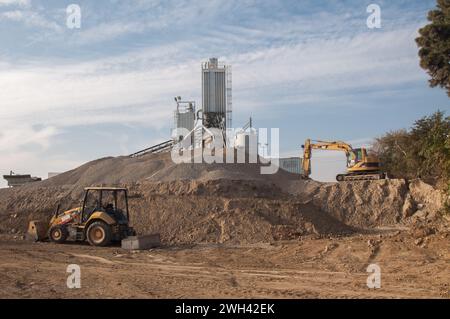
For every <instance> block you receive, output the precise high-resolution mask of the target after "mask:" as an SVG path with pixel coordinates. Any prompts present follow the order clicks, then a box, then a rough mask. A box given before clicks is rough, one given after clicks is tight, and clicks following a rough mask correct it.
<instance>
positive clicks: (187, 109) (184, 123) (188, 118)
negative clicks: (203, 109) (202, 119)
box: [172, 97, 196, 142]
mask: <svg viewBox="0 0 450 319" xmlns="http://www.w3.org/2000/svg"><path fill="white" fill-rule="evenodd" d="M175 102H176V103H177V109H176V111H175V114H174V126H175V132H174V133H175V136H172V138H173V139H174V140H175V142H180V141H181V140H183V139H184V138H185V137H186V136H187V133H188V132H191V131H192V130H193V129H194V126H195V120H196V118H195V102H194V101H181V97H176V98H175ZM181 129H182V130H183V132H182V131H181Z"/></svg>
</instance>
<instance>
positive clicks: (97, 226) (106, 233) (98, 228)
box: [86, 221, 113, 247]
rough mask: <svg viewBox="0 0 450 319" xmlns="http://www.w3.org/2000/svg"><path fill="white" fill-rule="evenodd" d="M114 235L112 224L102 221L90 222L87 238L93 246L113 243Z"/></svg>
mask: <svg viewBox="0 0 450 319" xmlns="http://www.w3.org/2000/svg"><path fill="white" fill-rule="evenodd" d="M112 237H113V234H112V229H111V226H109V225H108V224H106V223H104V222H102V221H98V222H93V223H92V224H90V225H89V227H88V229H87V233H86V238H87V240H88V242H89V244H91V245H92V246H99V247H104V246H107V245H109V244H110V243H111V240H112Z"/></svg>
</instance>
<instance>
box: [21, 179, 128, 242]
mask: <svg viewBox="0 0 450 319" xmlns="http://www.w3.org/2000/svg"><path fill="white" fill-rule="evenodd" d="M129 218H130V216H129V212H128V193H127V189H126V188H115V187H88V188H85V194H84V200H83V203H82V205H81V206H80V207H77V208H73V209H70V210H68V211H65V212H63V213H60V212H59V205H58V208H57V209H56V211H55V213H54V214H53V217H52V218H51V220H50V222H49V224H48V225H45V224H44V223H40V222H36V221H31V222H30V225H29V228H28V235H29V236H30V237H32V238H33V239H34V240H36V241H41V240H44V239H46V238H48V239H50V241H52V242H55V243H64V242H66V241H68V240H71V241H85V240H87V241H88V242H89V243H90V244H91V245H93V246H107V245H108V244H110V243H111V242H113V241H121V240H122V239H124V238H127V237H128V236H135V235H136V233H135V231H134V229H133V228H132V227H130V226H129V224H128V223H129Z"/></svg>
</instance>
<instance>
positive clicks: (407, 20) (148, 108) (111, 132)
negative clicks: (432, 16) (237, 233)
mask: <svg viewBox="0 0 450 319" xmlns="http://www.w3.org/2000/svg"><path fill="white" fill-rule="evenodd" d="M71 3H76V4H78V5H79V6H80V7H81V10H82V20H81V21H82V26H81V29H68V28H67V27H66V7H67V6H68V5H69V4H71ZM371 3H376V4H378V5H379V6H380V7H381V17H382V28H381V29H369V28H367V25H366V19H367V17H368V15H369V14H368V13H367V12H366V8H367V6H368V5H369V4H371ZM434 6H435V0H416V1H411V0H408V1H406V0H394V1H375V0H371V1H361V0H343V1H337V0H336V1H331V0H329V1H324V0H319V1H318V0H305V1H300V0H297V1H250V0H247V1H245V0H244V1H243V0H239V1H237V0H236V1H235V0H223V1H222V0H208V1H156V0H129V1H118V0H110V1H107V0H101V1H93V0H91V1H75V0H72V1H60V0H58V1H48V0H46V1H38V0H0V44H1V45H0V152H1V154H2V156H1V157H0V174H3V173H8V172H9V171H10V170H13V171H16V172H20V173H32V174H33V175H38V176H42V177H46V175H47V173H48V172H54V171H56V172H58V171H65V170H68V169H71V168H74V167H76V166H78V165H80V164H82V163H84V162H86V161H89V160H93V159H96V158H99V157H104V156H116V155H124V154H128V153H131V152H133V151H136V150H139V149H142V148H144V147H146V146H149V145H152V144H154V143H157V142H160V141H163V140H165V139H167V138H168V137H169V136H170V129H171V127H172V122H173V119H172V117H173V110H174V103H173V97H174V96H177V95H181V96H183V97H185V98H189V99H195V100H196V101H197V102H198V103H199V104H201V99H200V92H201V81H200V64H201V62H202V61H205V60H207V59H208V58H209V57H212V56H215V57H219V58H220V60H222V61H225V62H226V63H228V64H231V65H232V67H233V110H234V114H233V122H234V126H235V127H239V126H240V125H243V124H244V123H245V122H246V121H247V119H248V117H249V116H252V117H253V119H254V123H255V126H257V127H266V128H271V127H278V128H280V137H281V145H280V147H281V150H280V151H281V153H282V155H286V156H291V155H292V156H296V155H298V154H299V152H300V146H301V144H303V141H304V139H305V138H308V137H311V138H314V139H342V140H345V141H349V142H352V143H353V144H354V145H370V143H371V140H372V139H373V138H374V137H377V136H379V135H381V134H383V133H384V132H386V131H389V130H394V129H399V128H405V127H409V126H410V125H411V124H412V122H413V121H414V120H416V119H418V118H420V117H422V116H424V115H427V114H430V113H432V112H434V111H436V110H437V109H441V110H447V111H448V110H450V108H449V99H448V97H447V95H446V94H445V92H444V91H443V90H441V89H439V88H435V89H431V88H429V87H428V83H427V75H426V73H425V72H424V71H423V70H422V69H420V67H419V60H418V57H417V48H416V45H415V42H414V38H415V37H416V36H417V30H418V28H419V27H421V26H423V25H424V24H425V23H426V15H427V12H428V11H429V10H430V9H432V8H433V7H434ZM314 158H315V161H314V162H313V177H315V178H317V179H320V180H332V179H333V176H334V175H335V174H336V173H337V172H340V171H342V170H343V169H344V166H345V159H344V155H343V154H335V153H333V154H328V153H327V154H325V153H315V154H314ZM2 183H3V181H2V182H0V186H4V184H2Z"/></svg>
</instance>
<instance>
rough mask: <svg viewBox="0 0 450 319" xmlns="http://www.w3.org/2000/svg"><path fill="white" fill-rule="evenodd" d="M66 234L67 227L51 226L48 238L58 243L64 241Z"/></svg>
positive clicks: (67, 233) (67, 234)
mask: <svg viewBox="0 0 450 319" xmlns="http://www.w3.org/2000/svg"><path fill="white" fill-rule="evenodd" d="M68 236H69V232H68V231H67V228H66V227H64V226H61V225H57V226H53V227H52V228H50V231H49V234H48V237H49V238H50V240H51V241H52V242H54V243H58V244H61V243H63V242H65V241H66V239H67V237H68Z"/></svg>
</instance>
